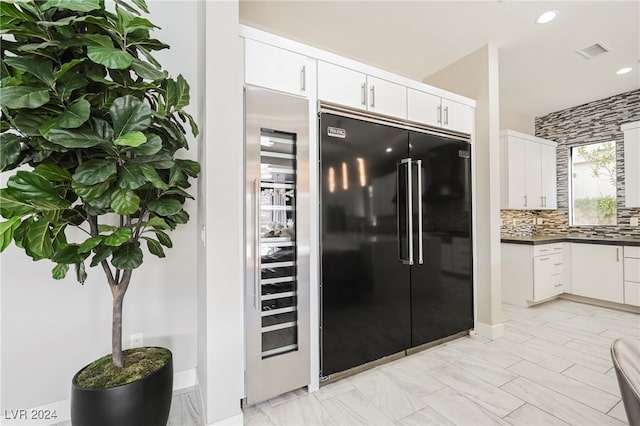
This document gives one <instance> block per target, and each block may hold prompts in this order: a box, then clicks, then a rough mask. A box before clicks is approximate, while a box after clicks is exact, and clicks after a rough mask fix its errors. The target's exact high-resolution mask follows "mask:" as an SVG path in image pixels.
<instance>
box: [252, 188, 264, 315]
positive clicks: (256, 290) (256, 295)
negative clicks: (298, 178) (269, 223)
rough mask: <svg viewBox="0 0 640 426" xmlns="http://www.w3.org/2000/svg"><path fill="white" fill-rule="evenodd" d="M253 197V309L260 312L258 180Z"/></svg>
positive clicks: (260, 275) (260, 273) (260, 276)
mask: <svg viewBox="0 0 640 426" xmlns="http://www.w3.org/2000/svg"><path fill="white" fill-rule="evenodd" d="M253 197H254V202H255V203H256V205H255V209H254V214H255V218H254V221H255V222H254V224H253V226H254V227H255V228H254V229H255V230H254V232H255V236H254V238H253V243H254V244H255V246H254V253H253V255H254V256H255V261H254V262H253V264H254V265H255V270H254V276H253V307H254V308H255V309H257V310H259V311H261V310H262V307H261V306H260V293H261V292H260V280H261V279H262V270H261V265H260V179H256V180H255V181H254V182H253Z"/></svg>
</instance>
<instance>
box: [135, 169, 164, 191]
mask: <svg viewBox="0 0 640 426" xmlns="http://www.w3.org/2000/svg"><path fill="white" fill-rule="evenodd" d="M140 169H141V171H142V174H143V175H144V177H145V178H147V180H148V181H149V182H151V184H152V185H153V186H154V187H155V188H158V189H162V190H167V189H169V185H167V184H166V183H165V182H164V181H163V180H162V178H161V177H160V175H159V174H158V172H157V171H156V169H154V168H153V167H152V166H150V165H149V164H140Z"/></svg>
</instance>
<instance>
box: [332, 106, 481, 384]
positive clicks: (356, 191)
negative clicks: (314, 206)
mask: <svg viewBox="0 0 640 426" xmlns="http://www.w3.org/2000/svg"><path fill="white" fill-rule="evenodd" d="M319 127H320V162H321V169H320V170H321V174H320V186H321V200H320V212H321V262H322V269H321V277H320V280H321V300H322V303H321V315H322V317H321V375H322V376H324V377H327V376H330V375H331V374H334V373H336V372H341V371H345V370H348V369H350V368H353V367H356V366H360V365H363V364H366V363H368V362H371V361H375V360H378V359H380V358H383V357H385V356H388V355H392V354H397V353H402V352H403V351H406V350H408V349H411V348H415V347H418V346H421V345H424V344H426V343H429V342H433V341H436V340H438V339H442V338H445V337H448V336H452V335H456V334H457V333H461V332H465V331H467V330H470V329H471V328H473V277H472V270H473V268H472V262H473V261H472V249H471V247H472V239H471V236H472V235H471V223H472V220H471V218H472V216H471V155H470V153H471V147H470V144H469V137H468V136H466V135H458V134H454V133H444V132H442V131H439V130H434V129H428V128H419V127H417V126H412V125H410V124H404V123H398V122H393V123H391V122H389V121H386V120H382V119H379V118H375V117H360V116H358V115H354V114H352V113H348V112H341V111H339V112H334V111H332V112H326V111H325V112H321V114H320V126H319Z"/></svg>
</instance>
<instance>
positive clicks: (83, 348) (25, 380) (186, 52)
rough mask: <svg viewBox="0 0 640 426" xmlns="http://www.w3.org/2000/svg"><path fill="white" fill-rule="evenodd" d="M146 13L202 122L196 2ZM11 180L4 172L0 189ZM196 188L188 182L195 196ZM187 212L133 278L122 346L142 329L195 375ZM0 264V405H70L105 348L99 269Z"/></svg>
mask: <svg viewBox="0 0 640 426" xmlns="http://www.w3.org/2000/svg"><path fill="white" fill-rule="evenodd" d="M149 7H150V10H151V16H150V19H151V20H152V21H153V22H154V23H156V24H158V25H159V26H161V27H162V30H159V31H157V32H156V33H155V34H154V35H155V36H156V37H157V38H159V39H160V40H162V41H164V42H166V43H168V44H169V45H171V49H170V50H169V51H163V52H159V53H158V54H157V55H156V56H157V58H158V59H159V60H160V61H161V63H162V64H163V65H164V66H165V67H166V68H167V69H168V70H169V71H170V73H171V74H172V75H173V76H176V75H177V74H178V73H182V74H183V75H184V76H185V78H186V79H187V81H189V83H190V84H191V96H192V106H191V107H189V111H191V112H193V113H194V114H195V115H196V119H200V120H199V121H200V123H201V125H203V122H202V119H201V118H200V117H198V114H197V112H198V111H197V109H196V108H195V105H194V104H197V100H198V97H199V93H200V92H201V88H200V87H198V80H197V78H196V77H197V74H196V71H197V69H198V61H199V60H200V58H199V55H197V51H196V48H197V46H198V26H197V25H195V24H194V23H195V22H197V18H198V4H197V3H196V2H183V1H152V2H150V3H149ZM236 22H237V20H236ZM200 96H201V95H200ZM191 139H192V138H191ZM197 151H198V150H197V147H196V144H195V143H194V142H193V141H192V149H191V150H190V151H188V152H186V153H185V157H187V158H193V159H195V158H197V154H198V152H197ZM9 175H10V174H9V173H3V174H2V179H1V180H2V182H1V183H2V186H5V184H6V179H7V178H8V177H9ZM194 183H195V182H194ZM196 190H197V185H194V187H193V188H192V191H193V193H195V192H196ZM187 210H188V212H189V214H190V215H191V219H192V220H191V222H189V224H187V225H183V226H182V227H181V228H179V230H178V231H177V232H174V233H172V239H173V241H174V247H173V248H172V249H168V250H166V253H167V257H166V258H165V259H163V260H159V259H157V258H156V257H155V256H152V255H146V256H145V263H144V264H143V266H142V267H140V268H139V269H137V270H135V271H134V273H133V278H132V283H131V286H130V287H129V291H128V293H127V295H126V297H125V301H124V314H123V315H124V326H123V336H124V337H125V344H127V340H128V336H129V334H131V333H138V332H143V333H144V343H145V344H147V345H154V344H155V345H162V346H165V347H168V348H170V349H171V350H172V351H173V355H174V369H175V371H176V372H179V371H182V370H187V369H192V368H195V367H196V360H197V339H196V329H197V317H196V289H197V258H196V256H194V255H193V253H194V252H195V248H196V245H197V240H198V238H199V232H198V227H197V222H198V212H197V210H196V203H195V202H191V203H189V204H188V205H187ZM0 266H1V269H2V270H1V272H0V278H1V284H0V299H1V301H0V306H1V313H0V318H1V322H2V328H1V331H2V335H1V342H2V347H1V358H2V360H1V371H0V376H1V377H2V379H1V382H2V384H1V386H2V394H1V400H0V407H2V409H18V408H30V407H36V406H40V405H44V404H48V403H52V402H56V401H60V400H64V399H67V398H68V397H69V391H70V386H71V378H72V377H73V375H74V374H75V373H76V371H77V370H79V369H80V368H82V367H83V366H84V365H86V364H88V363H89V362H91V361H93V360H94V359H95V358H97V357H99V356H101V355H104V354H106V353H109V352H110V350H111V337H110V336H111V294H110V291H109V288H108V286H107V284H106V281H105V279H104V277H103V275H102V274H103V273H102V271H101V270H100V269H98V268H92V269H90V270H89V271H88V272H89V278H88V280H87V282H86V283H85V285H84V286H80V284H78V283H77V282H76V281H75V279H73V278H72V276H73V273H72V272H71V271H70V273H69V276H68V277H67V278H66V279H65V280H63V281H54V280H53V279H52V278H51V272H50V271H51V268H52V267H53V264H51V263H50V262H48V261H40V262H33V261H31V259H30V258H28V257H27V256H26V255H25V254H24V252H23V251H22V250H20V249H17V248H16V247H13V246H12V247H10V248H8V249H7V250H5V251H4V252H3V253H2V255H1V256H0Z"/></svg>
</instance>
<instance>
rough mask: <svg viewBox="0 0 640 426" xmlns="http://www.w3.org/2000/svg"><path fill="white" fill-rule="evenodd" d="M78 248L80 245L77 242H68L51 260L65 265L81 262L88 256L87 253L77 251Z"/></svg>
mask: <svg viewBox="0 0 640 426" xmlns="http://www.w3.org/2000/svg"><path fill="white" fill-rule="evenodd" d="M79 248H80V246H79V245H78V244H68V245H67V246H66V247H64V248H62V249H60V250H58V251H57V252H56V253H55V254H54V255H53V257H52V258H51V260H53V261H54V262H56V263H64V264H66V265H73V264H75V263H79V262H82V261H83V260H84V259H86V258H87V257H88V256H89V253H88V252H85V253H78V249H79Z"/></svg>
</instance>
